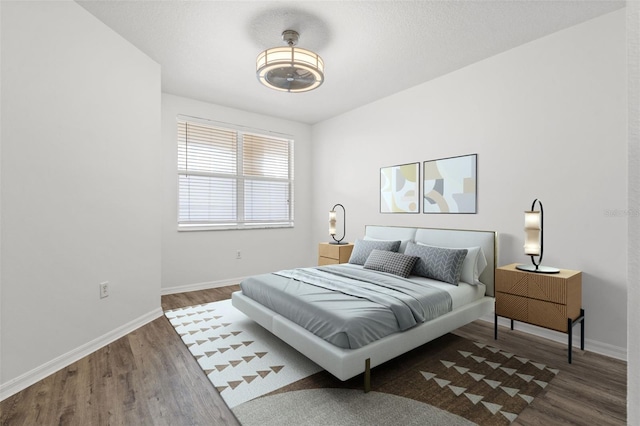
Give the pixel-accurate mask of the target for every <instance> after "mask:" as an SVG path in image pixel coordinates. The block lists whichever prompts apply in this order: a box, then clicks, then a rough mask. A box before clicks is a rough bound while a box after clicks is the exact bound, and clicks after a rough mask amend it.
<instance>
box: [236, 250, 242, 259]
mask: <svg viewBox="0 0 640 426" xmlns="http://www.w3.org/2000/svg"><path fill="white" fill-rule="evenodd" d="M236 259H242V252H241V251H240V250H238V251H236Z"/></svg>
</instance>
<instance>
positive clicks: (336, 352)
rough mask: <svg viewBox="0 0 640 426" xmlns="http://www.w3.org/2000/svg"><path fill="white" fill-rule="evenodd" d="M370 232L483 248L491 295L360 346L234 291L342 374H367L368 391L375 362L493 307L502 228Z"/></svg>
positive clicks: (369, 230) (268, 323) (246, 309)
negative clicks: (327, 336)
mask: <svg viewBox="0 0 640 426" xmlns="http://www.w3.org/2000/svg"><path fill="white" fill-rule="evenodd" d="M365 235H366V236H367V237H371V238H375V239H381V240H402V241H403V245H402V246H401V250H403V249H404V246H405V245H406V241H415V242H421V243H425V244H429V245H434V246H439V247H451V248H465V247H478V246H480V247H482V250H483V252H484V254H485V257H486V259H487V267H486V268H485V270H484V271H483V273H482V274H481V275H480V281H481V282H482V283H483V284H485V285H486V287H487V290H486V295H485V297H483V298H482V299H479V300H476V301H474V302H472V303H469V304H467V305H464V306H461V307H459V308H457V309H455V310H453V311H451V312H449V313H447V314H445V315H442V316H440V317H438V318H436V319H434V320H431V321H429V322H426V323H423V324H421V325H419V326H416V327H413V328H411V329H409V330H407V331H404V332H402V333H394V334H392V335H389V336H387V337H385V338H383V339H380V340H377V341H375V342H373V343H370V344H368V345H366V346H363V347H361V348H358V349H344V348H339V347H337V346H334V345H332V344H331V343H328V342H327V341H325V340H323V339H321V338H319V337H318V336H316V335H315V334H313V333H311V332H309V331H307V330H306V329H304V328H303V327H300V326H299V325H297V324H295V323H294V322H292V321H290V320H288V319H287V318H285V317H283V316H281V315H279V314H277V313H276V312H274V311H272V310H271V309H269V308H266V307H265V306H263V305H261V304H260V303H258V302H256V301H254V300H253V299H250V298H248V297H246V296H244V295H243V294H242V292H241V291H239V292H235V293H233V295H232V303H233V306H234V307H236V308H237V309H238V310H240V311H242V312H243V313H244V314H246V315H247V316H248V317H250V318H251V319H253V320H254V321H255V322H257V323H258V324H260V325H261V326H262V327H264V328H266V329H267V330H269V331H270V332H271V333H273V334H274V335H276V336H277V337H279V338H280V339H281V340H283V341H284V342H286V343H287V344H289V345H290V346H292V347H293V348H295V349H296V350H297V351H298V352H300V353H302V354H303V355H305V356H306V357H307V358H309V359H311V360H312V361H314V362H315V363H316V364H318V365H320V366H321V367H322V368H324V369H325V370H327V371H328V372H329V373H331V374H333V375H334V376H335V377H337V378H338V379H340V380H343V381H344V380H347V379H350V378H352V377H354V376H356V375H358V374H361V373H365V376H364V381H365V385H364V387H365V391H368V390H369V389H370V369H371V368H372V367H375V366H377V365H380V364H382V363H384V362H386V361H389V360H390V359H393V358H395V357H397V356H399V355H402V354H403V353H405V352H408V351H410V350H412V349H415V348H417V347H418V346H421V345H423V344H425V343H427V342H429V341H431V340H433V339H436V338H438V337H440V336H442V335H444V334H446V333H448V332H450V331H453V330H455V329H457V328H459V327H462V326H463V325H465V324H468V323H470V322H472V321H475V320H476V319H478V318H480V317H482V316H484V315H486V314H488V313H491V312H493V310H494V301H495V299H494V297H493V296H494V273H495V268H496V253H497V246H496V242H497V233H496V232H494V231H474V230H459V229H433V228H408V227H392V226H371V225H369V226H367V227H366V229H365Z"/></svg>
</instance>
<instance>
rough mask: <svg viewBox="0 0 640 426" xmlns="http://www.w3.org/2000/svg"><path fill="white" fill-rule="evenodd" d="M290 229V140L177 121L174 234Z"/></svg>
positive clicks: (291, 149)
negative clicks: (204, 231)
mask: <svg viewBox="0 0 640 426" xmlns="http://www.w3.org/2000/svg"><path fill="white" fill-rule="evenodd" d="M291 226H293V140H290V139H286V138H281V137H274V136H270V135H265V134H259V133H257V132H249V131H241V130H237V129H233V128H223V127H217V126H214V125H210V124H205V123H201V122H195V121H187V120H184V119H180V118H179V119H178V229H179V230H198V229H245V228H265V227H291Z"/></svg>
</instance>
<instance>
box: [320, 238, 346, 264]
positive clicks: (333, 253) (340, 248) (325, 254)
mask: <svg viewBox="0 0 640 426" xmlns="http://www.w3.org/2000/svg"><path fill="white" fill-rule="evenodd" d="M352 251H353V244H352V243H347V244H330V243H320V244H318V265H319V266H322V265H335V264H337V263H347V262H348V261H349V258H350V257H351V252H352Z"/></svg>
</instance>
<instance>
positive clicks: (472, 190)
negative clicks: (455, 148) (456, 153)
mask: <svg viewBox="0 0 640 426" xmlns="http://www.w3.org/2000/svg"><path fill="white" fill-rule="evenodd" d="M477 165H478V155H477V154H471V155H463V156H460V157H449V158H441V159H439V160H431V161H425V162H424V165H423V171H422V178H423V185H422V187H423V197H422V212H423V213H476V212H477V177H476V175H477Z"/></svg>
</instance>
